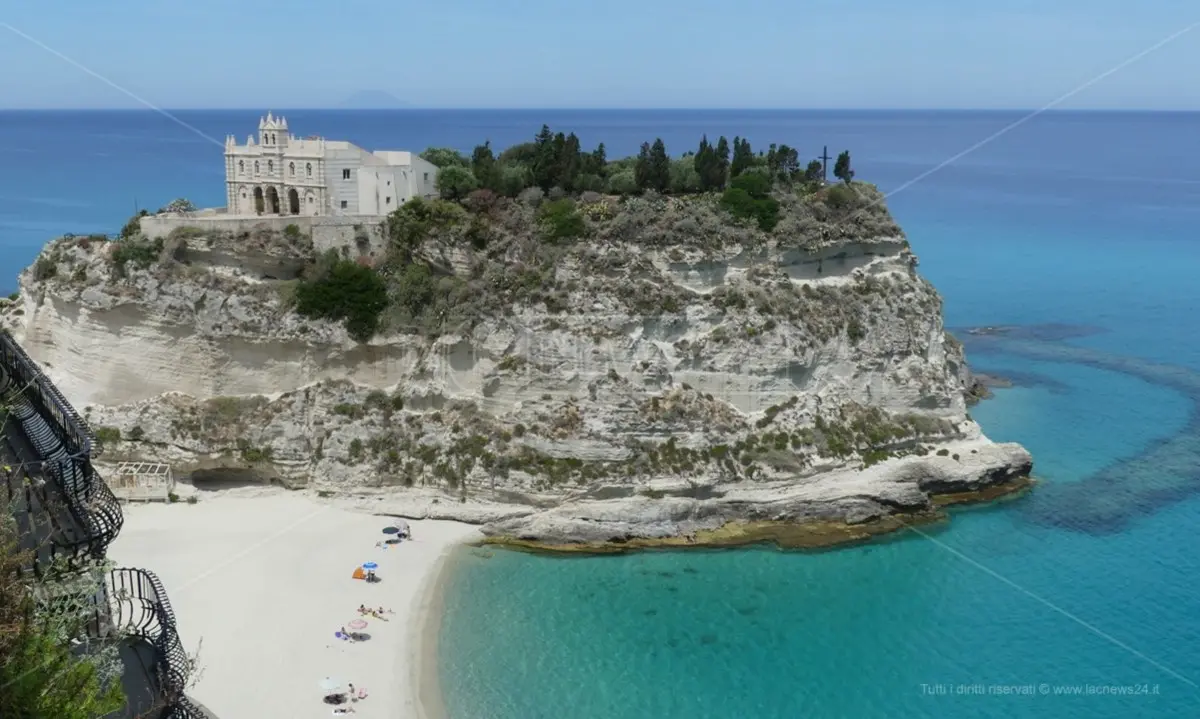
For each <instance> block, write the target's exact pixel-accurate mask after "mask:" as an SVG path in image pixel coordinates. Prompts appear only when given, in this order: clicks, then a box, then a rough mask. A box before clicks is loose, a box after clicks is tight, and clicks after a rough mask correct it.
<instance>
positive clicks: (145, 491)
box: [108, 462, 175, 502]
mask: <svg viewBox="0 0 1200 719" xmlns="http://www.w3.org/2000/svg"><path fill="white" fill-rule="evenodd" d="M108 484H109V486H110V487H111V488H112V493H113V494H114V495H116V497H117V499H123V500H126V501H130V500H134V501H137V500H142V501H154V500H158V501H163V502H165V501H168V500H169V499H170V497H171V492H173V491H175V477H174V476H173V475H172V474H171V465H169V464H156V463H151V462H122V463H120V464H119V465H117V470H116V471H115V472H113V473H112V474H110V475H108Z"/></svg>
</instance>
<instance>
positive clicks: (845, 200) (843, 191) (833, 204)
mask: <svg viewBox="0 0 1200 719" xmlns="http://www.w3.org/2000/svg"><path fill="white" fill-rule="evenodd" d="M825 204H826V205H828V206H829V207H830V208H831V209H834V210H849V209H850V208H852V207H854V206H855V205H857V204H858V193H857V192H855V191H854V188H853V187H850V186H849V185H834V186H833V187H830V188H829V189H828V190H826V191H825Z"/></svg>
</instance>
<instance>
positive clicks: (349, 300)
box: [295, 259, 388, 342]
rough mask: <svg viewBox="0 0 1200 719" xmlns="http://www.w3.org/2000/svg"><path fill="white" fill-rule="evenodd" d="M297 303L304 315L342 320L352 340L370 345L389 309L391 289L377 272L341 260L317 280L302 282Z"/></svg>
mask: <svg viewBox="0 0 1200 719" xmlns="http://www.w3.org/2000/svg"><path fill="white" fill-rule="evenodd" d="M295 300H296V311H297V312H299V313H300V314H302V315H304V316H306V317H312V318H317V319H326V320H342V321H343V322H344V325H345V327H346V331H347V332H349V333H350V336H351V337H353V338H354V339H356V340H358V341H359V342H366V341H367V340H369V339H371V337H373V336H374V335H375V332H376V330H378V329H379V315H380V313H382V312H383V310H384V309H385V308H386V307H387V301H388V298H387V286H386V285H385V284H384V282H383V278H381V277H380V276H379V274H378V273H377V272H375V270H373V269H371V268H369V267H362V266H360V265H359V264H358V263H356V262H353V261H351V260H340V259H339V260H337V261H336V262H335V263H333V265H332V267H330V268H329V269H328V271H326V272H324V273H322V274H321V276H319V277H317V278H316V279H314V280H312V281H306V280H301V281H300V283H299V284H298V285H297V286H296V290H295Z"/></svg>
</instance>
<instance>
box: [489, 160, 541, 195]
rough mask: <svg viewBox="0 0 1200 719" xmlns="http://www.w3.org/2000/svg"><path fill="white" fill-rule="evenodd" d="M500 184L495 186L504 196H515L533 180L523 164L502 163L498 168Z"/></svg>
mask: <svg viewBox="0 0 1200 719" xmlns="http://www.w3.org/2000/svg"><path fill="white" fill-rule="evenodd" d="M499 177H500V180H499V184H500V186H499V187H498V188H497V189H498V190H499V191H500V193H501V194H503V195H504V196H506V197H516V196H517V195H519V194H521V190H524V189H525V188H526V187H529V185H530V184H531V183H532V182H533V176H532V174H530V172H529V170H528V168H526V167H525V166H524V165H504V166H502V167H501V168H500V175H499Z"/></svg>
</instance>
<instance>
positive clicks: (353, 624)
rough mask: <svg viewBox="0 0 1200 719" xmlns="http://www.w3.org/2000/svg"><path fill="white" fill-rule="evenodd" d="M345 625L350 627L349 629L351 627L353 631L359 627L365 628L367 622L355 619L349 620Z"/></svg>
mask: <svg viewBox="0 0 1200 719" xmlns="http://www.w3.org/2000/svg"><path fill="white" fill-rule="evenodd" d="M346 626H348V627H350V628H351V629H353V630H355V631H358V630H359V629H366V628H367V623H366V622H364V621H363V620H361V619H355V620H353V621H352V622H350V623H349V624H347V625H346Z"/></svg>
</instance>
